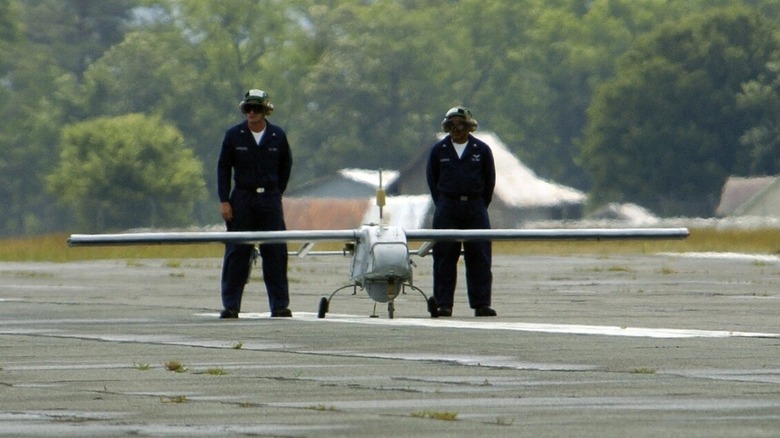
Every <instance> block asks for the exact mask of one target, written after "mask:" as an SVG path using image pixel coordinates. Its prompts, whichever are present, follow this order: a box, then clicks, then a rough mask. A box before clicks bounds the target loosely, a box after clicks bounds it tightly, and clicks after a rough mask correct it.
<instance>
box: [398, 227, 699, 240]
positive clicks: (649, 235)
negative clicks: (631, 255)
mask: <svg viewBox="0 0 780 438" xmlns="http://www.w3.org/2000/svg"><path fill="white" fill-rule="evenodd" d="M405 233H406V238H407V239H408V240H410V241H441V240H451V241H466V240H624V239H684V238H686V237H688V235H689V234H690V232H689V231H688V229H687V228H550V229H546V228H544V229H530V228H529V229H481V230H441V229H437V230H431V229H417V230H405Z"/></svg>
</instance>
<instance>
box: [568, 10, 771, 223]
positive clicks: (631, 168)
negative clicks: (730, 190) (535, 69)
mask: <svg viewBox="0 0 780 438" xmlns="http://www.w3.org/2000/svg"><path fill="white" fill-rule="evenodd" d="M778 48H780V46H778V43H777V42H776V40H775V39H774V38H773V35H772V31H771V29H770V28H769V27H768V26H767V25H766V24H764V23H763V21H762V20H761V19H760V18H759V16H758V15H757V14H755V13H754V12H752V11H748V10H744V9H724V10H718V11H717V12H714V13H712V14H707V15H705V16H701V17H696V18H693V17H691V18H689V19H686V20H684V22H683V23H675V24H669V25H667V26H663V27H661V28H659V29H658V30H656V31H654V32H652V33H650V34H649V35H648V36H647V37H646V38H643V39H642V41H640V42H638V43H637V44H636V45H635V46H634V47H633V48H632V49H631V50H629V51H628V52H627V53H626V54H625V55H624V56H623V58H622V59H621V61H620V63H619V67H618V72H617V74H616V76H615V78H614V79H612V80H611V81H608V82H606V83H604V84H602V85H601V87H600V89H599V91H598V93H597V94H596V96H595V98H594V102H593V105H592V106H591V111H590V118H591V119H590V125H589V126H588V129H587V131H586V137H585V138H586V140H585V142H584V148H583V164H584V167H585V168H586V169H587V170H588V171H589V172H590V173H591V175H592V176H593V181H594V186H593V191H592V196H593V198H594V200H596V201H605V200H610V199H619V200H631V201H633V202H638V203H640V204H642V205H645V206H647V207H650V208H653V209H655V210H657V211H660V212H662V213H664V214H701V215H706V214H708V213H709V212H711V211H712V210H713V209H714V206H715V203H716V202H717V200H718V195H719V192H720V189H721V187H722V185H723V183H724V182H725V179H726V178H727V177H728V176H729V175H730V174H732V173H739V174H743V175H744V174H746V172H748V171H749V170H750V168H749V166H746V165H745V164H746V163H749V162H750V161H751V159H750V158H749V156H750V155H751V154H753V151H751V150H749V148H747V147H745V146H747V145H748V144H749V141H748V140H747V139H746V138H745V137H744V136H745V134H746V132H747V131H748V130H750V129H751V128H752V127H753V126H754V125H755V124H756V122H757V119H756V116H757V115H758V114H757V113H755V112H754V113H753V114H751V113H750V112H749V111H745V110H743V109H742V108H740V106H739V105H738V100H737V97H738V95H739V93H740V92H741V90H742V87H743V85H744V84H746V83H748V82H750V81H754V80H756V79H759V78H763V77H765V76H766V75H767V74H769V73H770V72H768V71H767V66H768V63H769V62H770V61H771V57H772V56H774V54H776V52H777V50H778ZM740 138H742V139H743V141H742V142H740ZM776 170H777V169H775V171H776Z"/></svg>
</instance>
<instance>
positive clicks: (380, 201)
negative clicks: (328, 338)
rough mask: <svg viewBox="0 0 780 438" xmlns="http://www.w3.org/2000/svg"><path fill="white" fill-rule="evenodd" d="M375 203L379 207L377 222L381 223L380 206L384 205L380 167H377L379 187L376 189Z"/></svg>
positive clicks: (383, 189)
mask: <svg viewBox="0 0 780 438" xmlns="http://www.w3.org/2000/svg"><path fill="white" fill-rule="evenodd" d="M376 205H377V207H379V223H380V224H381V223H382V207H384V206H385V188H384V187H383V186H382V169H379V188H377V189H376Z"/></svg>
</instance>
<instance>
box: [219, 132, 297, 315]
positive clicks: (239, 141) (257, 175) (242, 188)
mask: <svg viewBox="0 0 780 438" xmlns="http://www.w3.org/2000/svg"><path fill="white" fill-rule="evenodd" d="M291 168H292V153H291V151H290V145H289V143H288V142H287V135H286V134H285V132H284V130H282V129H281V128H280V127H278V126H275V125H272V124H271V123H269V122H268V121H266V128H265V132H264V133H263V136H262V137H261V138H260V141H259V144H258V142H256V141H255V138H254V136H253V135H252V132H251V131H250V130H249V127H248V124H247V121H243V122H242V123H239V124H238V125H235V126H233V127H231V128H229V129H228V130H227V131H226V132H225V137H224V139H223V141H222V149H221V151H220V154H219V160H218V162H217V192H218V195H219V200H220V202H225V201H229V202H230V203H231V206H232V208H233V220H232V221H231V222H227V224H226V225H227V229H228V231H280V230H285V229H286V226H285V223H284V211H283V209H282V194H283V193H284V191H285V189H286V188H287V182H288V181H289V179H290V170H291ZM231 189H232V190H231ZM253 255H254V246H253V245H238V244H227V245H225V256H224V260H223V265H222V284H221V286H222V305H223V307H224V308H225V309H233V310H235V311H240V309H241V298H242V296H243V293H244V285H245V284H246V283H247V280H248V278H249V274H250V272H251V263H252V262H253V259H254V257H253ZM260 256H261V258H262V270H263V280H264V282H265V287H266V292H267V294H268V302H269V305H270V309H271V311H272V312H273V311H274V310H277V309H284V308H287V307H288V306H289V303H290V297H289V290H288V283H287V245H286V244H284V243H266V244H261V245H260Z"/></svg>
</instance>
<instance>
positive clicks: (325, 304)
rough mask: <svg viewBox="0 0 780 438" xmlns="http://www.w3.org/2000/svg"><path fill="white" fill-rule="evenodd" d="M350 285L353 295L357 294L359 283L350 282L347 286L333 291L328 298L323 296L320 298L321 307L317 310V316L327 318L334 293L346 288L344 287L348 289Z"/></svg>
mask: <svg viewBox="0 0 780 438" xmlns="http://www.w3.org/2000/svg"><path fill="white" fill-rule="evenodd" d="M348 287H351V288H352V295H357V285H356V284H348V285H346V286H342V287H340V288H338V289H336V290H334V291H333V293H332V294H330V296H329V297H327V298H325V297H322V299H320V307H319V310H318V311H317V318H320V319H322V318H325V314H326V313H328V310H330V300H332V299H333V295H336V292H338V291H340V290H344V289H346V288H348Z"/></svg>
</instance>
